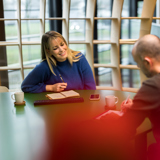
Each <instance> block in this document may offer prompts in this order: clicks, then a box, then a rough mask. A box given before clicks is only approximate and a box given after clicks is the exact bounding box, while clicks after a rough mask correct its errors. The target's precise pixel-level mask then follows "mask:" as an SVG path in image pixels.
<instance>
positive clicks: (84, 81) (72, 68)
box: [21, 31, 96, 93]
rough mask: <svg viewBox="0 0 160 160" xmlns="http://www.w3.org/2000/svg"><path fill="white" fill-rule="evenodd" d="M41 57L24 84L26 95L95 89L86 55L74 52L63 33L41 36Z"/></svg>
mask: <svg viewBox="0 0 160 160" xmlns="http://www.w3.org/2000/svg"><path fill="white" fill-rule="evenodd" d="M41 54H42V62H41V63H40V64H39V65H37V66H36V67H35V68H34V69H33V70H32V71H31V72H30V73H29V74H28V76H27V77H26V78H25V79H24V81H23V83H22V85H21V89H22V90H23V92H30V93H40V92H45V91H51V92H61V91H63V90H71V89H74V90H83V89H88V90H95V89H96V85H95V81H94V78H93V73H92V71H91V68H90V66H89V64H88V62H87V60H86V58H85V56H84V55H83V54H82V53H80V52H78V51H73V50H71V49H70V48H69V47H68V46H67V42H66V40H65V39H64V37H63V36H62V35H61V34H60V33H58V32H55V31H49V32H46V33H45V34H44V35H43V36H42V43H41Z"/></svg>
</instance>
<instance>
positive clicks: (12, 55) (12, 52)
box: [6, 46, 20, 67]
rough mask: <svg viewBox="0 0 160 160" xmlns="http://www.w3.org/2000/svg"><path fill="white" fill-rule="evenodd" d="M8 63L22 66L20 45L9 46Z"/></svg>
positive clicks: (7, 48)
mask: <svg viewBox="0 0 160 160" xmlns="http://www.w3.org/2000/svg"><path fill="white" fill-rule="evenodd" d="M6 51H7V63H8V66H10V67H16V66H17V65H18V66H20V63H19V50H18V46H7V47H6Z"/></svg>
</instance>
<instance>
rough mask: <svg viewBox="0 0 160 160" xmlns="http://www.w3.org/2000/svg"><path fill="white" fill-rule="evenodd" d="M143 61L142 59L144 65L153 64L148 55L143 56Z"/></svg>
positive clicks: (150, 65) (149, 65)
mask: <svg viewBox="0 0 160 160" xmlns="http://www.w3.org/2000/svg"><path fill="white" fill-rule="evenodd" d="M143 61H144V65H145V67H152V66H153V62H152V59H151V58H150V57H144V60H143Z"/></svg>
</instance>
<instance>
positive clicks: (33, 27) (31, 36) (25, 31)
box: [21, 20, 40, 41]
mask: <svg viewBox="0 0 160 160" xmlns="http://www.w3.org/2000/svg"><path fill="white" fill-rule="evenodd" d="M21 22H22V23H21V29H22V41H40V21H39V20H22V21H21Z"/></svg>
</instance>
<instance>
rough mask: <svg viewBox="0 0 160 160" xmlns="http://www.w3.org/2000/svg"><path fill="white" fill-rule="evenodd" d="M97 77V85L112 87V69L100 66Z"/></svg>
mask: <svg viewBox="0 0 160 160" xmlns="http://www.w3.org/2000/svg"><path fill="white" fill-rule="evenodd" d="M96 79H97V81H96V85H99V86H108V87H112V86H113V85H112V69H111V68H104V67H99V68H98V77H96Z"/></svg>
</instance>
